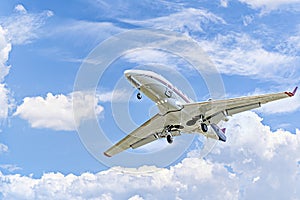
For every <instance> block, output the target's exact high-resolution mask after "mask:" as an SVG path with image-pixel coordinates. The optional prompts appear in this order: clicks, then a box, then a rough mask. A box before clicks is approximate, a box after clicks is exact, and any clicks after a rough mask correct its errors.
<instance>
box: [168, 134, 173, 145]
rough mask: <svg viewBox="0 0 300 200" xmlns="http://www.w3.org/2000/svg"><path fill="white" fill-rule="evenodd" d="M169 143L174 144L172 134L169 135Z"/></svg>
mask: <svg viewBox="0 0 300 200" xmlns="http://www.w3.org/2000/svg"><path fill="white" fill-rule="evenodd" d="M167 142H168V143H169V144H172V143H173V137H172V135H171V134H169V135H167Z"/></svg>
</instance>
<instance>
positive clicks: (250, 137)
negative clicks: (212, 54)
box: [0, 112, 300, 199]
mask: <svg viewBox="0 0 300 200" xmlns="http://www.w3.org/2000/svg"><path fill="white" fill-rule="evenodd" d="M261 121H262V119H261V118H260V117H258V116H257V115H256V114H255V113H253V112H245V113H242V114H239V115H235V116H234V117H232V118H231V119H230V121H229V122H227V123H226V128H227V137H228V141H227V142H226V143H221V142H220V143H218V145H217V146H216V147H215V149H214V150H213V152H212V153H211V154H209V155H208V156H207V157H206V159H200V158H197V157H189V158H185V159H183V160H182V161H181V162H180V163H178V164H176V165H174V166H171V167H169V168H168V169H167V168H163V169H161V168H156V167H153V166H152V167H151V166H143V167H140V168H138V169H126V168H123V167H113V168H110V169H109V170H105V171H102V172H99V173H96V174H91V173H83V174H81V175H79V176H75V175H72V174H69V175H62V174H60V173H47V174H44V175H43V176H42V177H41V178H39V179H33V178H31V177H26V176H20V175H3V174H1V173H0V193H2V195H3V197H4V198H5V199H16V198H23V199H97V198H98V199H130V198H131V199H193V198H195V196H197V197H199V195H201V198H202V199H258V198H264V199H283V198H284V199H297V198H298V197H299V195H300V189H299V188H300V182H299V178H300V167H299V161H300V131H299V130H298V129H297V130H296V134H292V133H290V132H287V131H284V130H277V131H275V132H272V131H271V130H270V127H268V126H266V125H263V124H262V123H261ZM149 168H151V169H152V170H149ZM228 168H231V170H228ZM145 169H147V170H146V171H153V173H145ZM266 191H268V192H266Z"/></svg>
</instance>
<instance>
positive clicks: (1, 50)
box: [0, 26, 13, 124]
mask: <svg viewBox="0 0 300 200" xmlns="http://www.w3.org/2000/svg"><path fill="white" fill-rule="evenodd" d="M10 51H11V44H10V43H9V41H8V40H7V32H6V31H5V30H4V29H3V28H2V26H0V124H1V122H2V121H3V120H5V119H6V118H7V116H8V113H9V110H10V108H11V107H12V106H13V104H12V102H13V100H12V98H11V97H10V92H9V89H8V88H7V87H6V84H5V83H4V79H5V77H6V76H7V74H8V73H9V69H10V66H9V65H7V60H8V57H9V53H10Z"/></svg>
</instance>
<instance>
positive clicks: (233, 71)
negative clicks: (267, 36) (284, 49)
mask: <svg viewBox="0 0 300 200" xmlns="http://www.w3.org/2000/svg"><path fill="white" fill-rule="evenodd" d="M201 45H202V46H203V48H204V50H205V51H206V52H207V53H208V54H209V55H210V56H211V59H212V60H213V62H214V63H215V64H216V66H217V68H218V69H219V70H220V72H221V73H224V74H229V75H242V76H250V77H252V78H255V79H260V80H266V81H270V80H272V81H274V82H282V83H286V82H289V83H290V82H291V81H293V82H296V83H297V82H298V81H299V79H298V78H297V77H298V75H299V73H298V72H299V66H297V65H296V63H297V62H298V61H299V57H297V56H294V55H289V54H284V53H280V52H276V51H269V50H266V49H265V48H264V47H263V44H262V43H261V42H260V41H258V40H256V39H253V38H252V37H251V36H249V35H248V34H245V33H231V34H228V35H221V34H219V35H218V36H217V37H216V38H214V39H213V40H206V41H202V42H201Z"/></svg>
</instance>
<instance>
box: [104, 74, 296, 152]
mask: <svg viewBox="0 0 300 200" xmlns="http://www.w3.org/2000/svg"><path fill="white" fill-rule="evenodd" d="M124 74H125V76H126V78H127V79H128V81H129V82H130V83H131V84H132V85H133V86H134V87H135V88H137V90H138V93H137V98H138V99H141V98H142V95H141V93H143V94H144V95H146V96H147V97H149V98H150V99H151V100H152V101H154V102H155V103H156V105H157V106H158V109H159V112H158V113H157V114H156V115H154V116H153V117H152V118H150V119H149V120H148V121H146V122H145V123H144V124H142V125H141V126H140V127H138V128H137V129H135V130H134V131H132V132H131V133H130V134H129V135H127V136H126V137H124V138H123V139H121V140H120V141H119V142H118V143H116V144H115V145H113V146H112V147H111V148H109V149H108V150H107V151H105V152H104V155H105V156H108V157H111V156H114V155H116V154H118V153H120V152H122V151H124V150H126V149H129V148H132V149H136V148H138V147H141V146H143V145H146V144H148V143H151V142H153V141H155V140H158V139H161V138H166V140H167V142H168V143H170V144H171V143H172V142H173V138H174V137H176V136H180V135H181V134H182V133H186V134H189V133H201V134H203V135H204V136H206V137H208V138H213V139H216V140H220V141H223V142H225V141H226V136H225V131H226V130H225V128H220V127H219V126H218V125H217V124H218V123H219V122H220V121H222V120H223V121H228V116H232V115H234V114H237V113H240V112H244V111H247V110H251V109H255V108H259V107H261V105H262V104H265V103H268V102H271V101H276V100H279V99H283V98H286V97H292V96H294V95H295V93H296V91H297V88H298V87H296V88H295V89H294V90H293V91H292V92H280V93H273V94H264V95H257V96H246V97H239V98H232V99H225V100H208V101H205V102H194V101H193V100H192V99H191V98H189V97H188V96H187V95H185V94H184V93H183V92H182V91H180V90H179V89H178V88H176V87H175V86H173V85H172V84H171V83H170V82H169V81H168V80H167V79H165V78H164V77H162V76H161V75H159V74H157V73H155V72H152V71H146V70H126V71H125V72H124ZM209 127H210V128H211V130H212V131H209Z"/></svg>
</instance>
